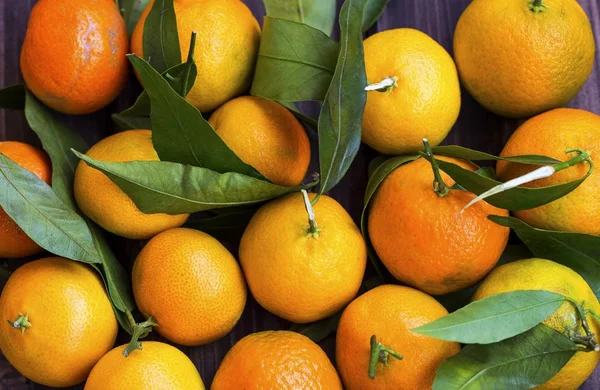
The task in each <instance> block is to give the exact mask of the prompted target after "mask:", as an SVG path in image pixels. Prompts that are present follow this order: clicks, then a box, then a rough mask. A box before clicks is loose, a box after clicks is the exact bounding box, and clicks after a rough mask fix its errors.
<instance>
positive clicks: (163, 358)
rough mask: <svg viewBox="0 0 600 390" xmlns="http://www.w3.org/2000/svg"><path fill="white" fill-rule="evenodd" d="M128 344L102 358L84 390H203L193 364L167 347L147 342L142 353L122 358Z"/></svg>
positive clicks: (181, 353)
mask: <svg viewBox="0 0 600 390" xmlns="http://www.w3.org/2000/svg"><path fill="white" fill-rule="evenodd" d="M125 347H126V345H121V346H120V347H116V348H114V349H113V350H111V351H110V352H108V353H107V354H106V355H104V356H103V357H102V359H100V361H99V362H98V363H97V364H96V365H95V366H94V369H93V370H92V372H91V373H90V376H89V378H88V380H87V382H86V383H85V390H106V389H110V390H146V389H177V390H204V383H202V378H200V374H199V373H198V370H196V367H195V366H194V363H192V361H191V360H190V359H189V358H188V357H187V356H185V354H184V353H183V352H181V351H180V350H178V349H177V348H175V347H172V346H170V345H168V344H164V343H160V342H157V341H144V342H143V349H142V350H135V351H133V352H132V353H131V354H129V356H127V357H125V356H123V350H124V349H125Z"/></svg>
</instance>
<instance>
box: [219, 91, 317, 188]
mask: <svg viewBox="0 0 600 390" xmlns="http://www.w3.org/2000/svg"><path fill="white" fill-rule="evenodd" d="M209 122H210V124H211V125H212V127H213V128H214V129H215V131H216V132H217V134H219V136H220V137H221V138H222V139H223V141H225V143H226V144H227V146H229V148H230V149H231V150H233V151H234V152H235V153H236V154H237V155H238V156H239V157H240V158H241V159H242V160H243V161H244V162H245V163H246V164H249V165H252V166H253V167H254V168H256V169H257V170H258V171H259V172H260V173H262V174H263V175H265V176H266V177H267V178H268V179H270V180H271V181H272V182H273V183H275V184H279V185H282V186H296V185H298V184H300V183H301V182H302V180H304V176H306V171H307V170H308V164H309V163H310V143H309V142H308V137H307V136H306V132H305V131H304V127H302V125H301V124H300V122H298V120H297V119H296V117H294V115H292V113H291V112H290V111H288V109H286V108H285V107H283V106H282V105H281V104H279V103H275V102H274V101H271V100H268V99H265V98H262V97H257V96H256V97H255V96H241V97H238V98H236V99H233V100H230V101H228V102H227V103H225V104H224V105H222V106H221V107H220V108H219V109H218V110H217V111H215V112H214V113H213V114H212V116H211V117H210V119H209Z"/></svg>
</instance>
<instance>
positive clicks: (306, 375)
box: [211, 331, 342, 390]
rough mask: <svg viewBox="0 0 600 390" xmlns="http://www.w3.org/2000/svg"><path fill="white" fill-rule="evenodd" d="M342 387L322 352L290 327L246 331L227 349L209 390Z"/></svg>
mask: <svg viewBox="0 0 600 390" xmlns="http://www.w3.org/2000/svg"><path fill="white" fill-rule="evenodd" d="M230 389H269V390H295V389H307V390H308V389H311V390H312V389H314V390H317V389H327V390H336V389H339V390H341V389H342V384H341V382H340V377H339V376H338V374H337V372H336V371H335V368H333V365H332V364H331V362H330V361H329V358H328V357H327V355H325V352H323V350H322V349H321V348H320V347H319V346H318V345H317V344H315V343H314V342H312V341H311V340H310V339H309V338H308V337H306V336H304V335H301V334H299V333H295V332H289V331H265V332H259V333H254V334H251V335H248V336H246V337H244V338H243V339H241V340H240V341H238V342H237V343H236V344H235V345H234V346H233V348H232V349H231V350H230V351H229V352H228V353H227V355H226V356H225V359H223V361H222V362H221V365H220V366H219V369H218V370H217V373H216V375H215V379H214V381H213V383H212V386H211V390H230Z"/></svg>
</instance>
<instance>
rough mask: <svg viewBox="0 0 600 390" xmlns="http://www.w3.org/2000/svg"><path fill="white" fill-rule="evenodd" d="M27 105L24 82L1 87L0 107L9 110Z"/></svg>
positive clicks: (20, 108) (19, 108)
mask: <svg viewBox="0 0 600 390" xmlns="http://www.w3.org/2000/svg"><path fill="white" fill-rule="evenodd" d="M24 107H25V86H24V85H23V84H16V85H11V86H10V87H6V88H4V89H0V108H6V109H9V110H22V109H23V108H24Z"/></svg>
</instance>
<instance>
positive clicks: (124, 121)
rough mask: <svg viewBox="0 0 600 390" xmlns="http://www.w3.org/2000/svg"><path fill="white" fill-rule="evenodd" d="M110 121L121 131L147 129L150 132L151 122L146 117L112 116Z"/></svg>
mask: <svg viewBox="0 0 600 390" xmlns="http://www.w3.org/2000/svg"><path fill="white" fill-rule="evenodd" d="M111 118H112V120H113V121H114V122H115V123H116V124H117V126H118V127H119V129H121V130H136V129H147V130H152V121H151V120H150V117H147V116H124V115H121V114H112V115H111Z"/></svg>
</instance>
